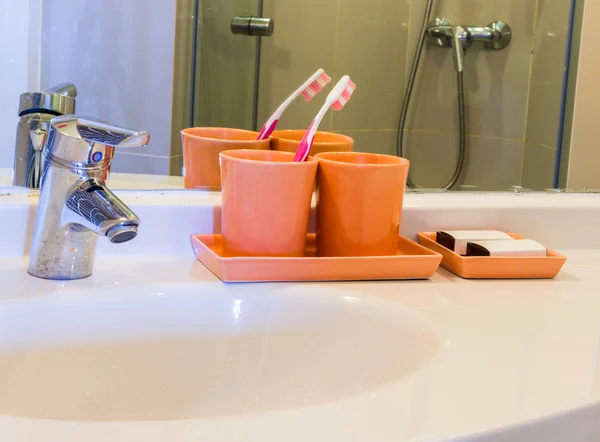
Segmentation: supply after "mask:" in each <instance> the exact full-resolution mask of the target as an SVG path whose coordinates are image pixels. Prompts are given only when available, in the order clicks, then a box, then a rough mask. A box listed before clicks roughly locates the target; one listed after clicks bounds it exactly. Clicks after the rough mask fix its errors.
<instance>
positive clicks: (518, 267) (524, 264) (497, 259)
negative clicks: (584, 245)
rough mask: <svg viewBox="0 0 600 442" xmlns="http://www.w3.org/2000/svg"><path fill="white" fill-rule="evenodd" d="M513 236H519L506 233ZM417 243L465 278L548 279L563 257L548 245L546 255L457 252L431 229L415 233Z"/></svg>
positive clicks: (554, 274) (447, 268)
mask: <svg viewBox="0 0 600 442" xmlns="http://www.w3.org/2000/svg"><path fill="white" fill-rule="evenodd" d="M509 235H510V236H512V237H513V238H515V239H523V237H522V236H519V235H517V234H515V233H509ZM418 238H419V243H420V244H421V245H423V246H425V247H427V248H429V249H431V250H433V251H436V252H438V253H440V254H441V255H442V257H443V258H442V264H441V266H442V267H443V268H445V269H446V270H450V271H451V272H452V273H455V274H456V275H458V276H460V277H462V278H466V279H551V278H554V277H555V276H556V275H558V272H560V269H561V268H562V266H563V264H564V263H565V261H566V260H567V258H566V257H565V256H563V255H561V254H560V253H558V252H555V251H554V250H550V249H548V251H547V254H546V256H519V257H508V256H461V255H459V254H458V253H455V252H454V251H452V250H450V249H448V248H446V247H444V246H443V245H441V244H439V243H437V242H436V240H435V238H436V233H435V232H421V233H419V234H418Z"/></svg>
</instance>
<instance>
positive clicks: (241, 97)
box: [194, 0, 258, 128]
mask: <svg viewBox="0 0 600 442" xmlns="http://www.w3.org/2000/svg"><path fill="white" fill-rule="evenodd" d="M200 5H201V6H200V9H201V10H200V17H199V19H200V26H199V32H198V49H197V51H198V63H197V66H196V68H197V69H196V94H195V102H194V103H195V106H196V109H195V113H194V125H195V126H226V127H239V128H251V126H252V115H253V109H254V77H255V75H254V72H255V67H256V42H257V40H256V38H254V37H249V36H245V35H234V34H232V33H231V30H230V22H231V18H232V17H233V16H235V15H256V14H257V12H258V3H257V0H237V1H235V2H229V1H221V0H206V1H202V2H200Z"/></svg>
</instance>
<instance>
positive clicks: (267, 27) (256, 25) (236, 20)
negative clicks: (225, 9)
mask: <svg viewBox="0 0 600 442" xmlns="http://www.w3.org/2000/svg"><path fill="white" fill-rule="evenodd" d="M273 27H274V23H273V19H272V18H269V17H233V18H232V19H231V32H232V33H233V34H242V35H250V36H257V37H270V36H271V35H272V34H273Z"/></svg>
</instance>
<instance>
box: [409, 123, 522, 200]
mask: <svg viewBox="0 0 600 442" xmlns="http://www.w3.org/2000/svg"><path fill="white" fill-rule="evenodd" d="M405 139H406V144H405V145H406V150H405V152H406V154H405V156H406V157H407V158H408V159H409V160H410V162H411V173H410V177H411V180H412V181H413V183H415V184H416V185H418V186H420V187H425V188H439V187H442V186H444V185H445V184H446V183H447V182H448V181H449V180H450V178H451V177H452V175H453V174H454V170H455V165H456V163H457V160H458V137H457V135H455V134H445V133H433V132H419V131H417V132H413V131H409V132H408V133H407V134H406V138H405ZM522 158H523V143H522V142H521V141H516V140H505V139H498V138H480V137H468V139H467V151H466V157H465V165H464V169H463V174H462V178H461V179H460V180H459V184H460V185H463V186H476V187H477V189H471V188H470V187H468V188H466V190H505V189H508V188H510V186H512V185H520V183H521V163H522Z"/></svg>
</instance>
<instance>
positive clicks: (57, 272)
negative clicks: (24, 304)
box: [27, 115, 150, 279]
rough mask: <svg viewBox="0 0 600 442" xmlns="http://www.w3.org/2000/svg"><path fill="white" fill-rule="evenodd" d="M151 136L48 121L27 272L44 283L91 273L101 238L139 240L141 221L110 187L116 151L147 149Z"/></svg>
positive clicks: (75, 121) (71, 120)
mask: <svg viewBox="0 0 600 442" xmlns="http://www.w3.org/2000/svg"><path fill="white" fill-rule="evenodd" d="M149 140H150V135H149V134H148V133H147V132H144V131H141V132H135V131H131V130H128V129H123V128H120V127H115V126H111V125H108V124H106V123H103V122H100V121H97V120H90V119H84V118H79V117H76V116H74V115H64V116H60V117H56V118H53V119H52V120H51V121H50V130H49V131H48V141H47V143H46V149H45V151H44V160H43V165H44V169H43V173H42V176H41V191H40V202H39V205H38V208H37V213H36V219H35V227H34V232H33V239H32V243H31V252H30V255H29V266H28V270H27V271H28V272H29V273H30V274H31V275H33V276H37V277H39V278H45V279H80V278H86V277H88V276H90V275H91V274H92V269H93V266H94V257H95V254H96V244H97V241H98V236H106V237H107V238H108V239H109V241H111V242H113V243H122V242H126V241H129V240H131V239H133V238H135V237H136V236H137V232H138V226H139V224H140V220H139V218H138V217H137V216H136V215H135V214H134V213H133V212H132V211H131V210H130V209H129V208H128V207H127V206H126V205H125V204H124V203H123V202H122V201H121V200H120V199H119V198H117V197H116V196H115V195H114V194H113V193H112V192H111V191H110V190H109V189H108V188H107V187H106V180H107V178H108V174H109V171H110V162H111V160H112V158H113V155H114V148H115V147H137V146H144V145H146V144H147V143H148V141H149Z"/></svg>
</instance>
